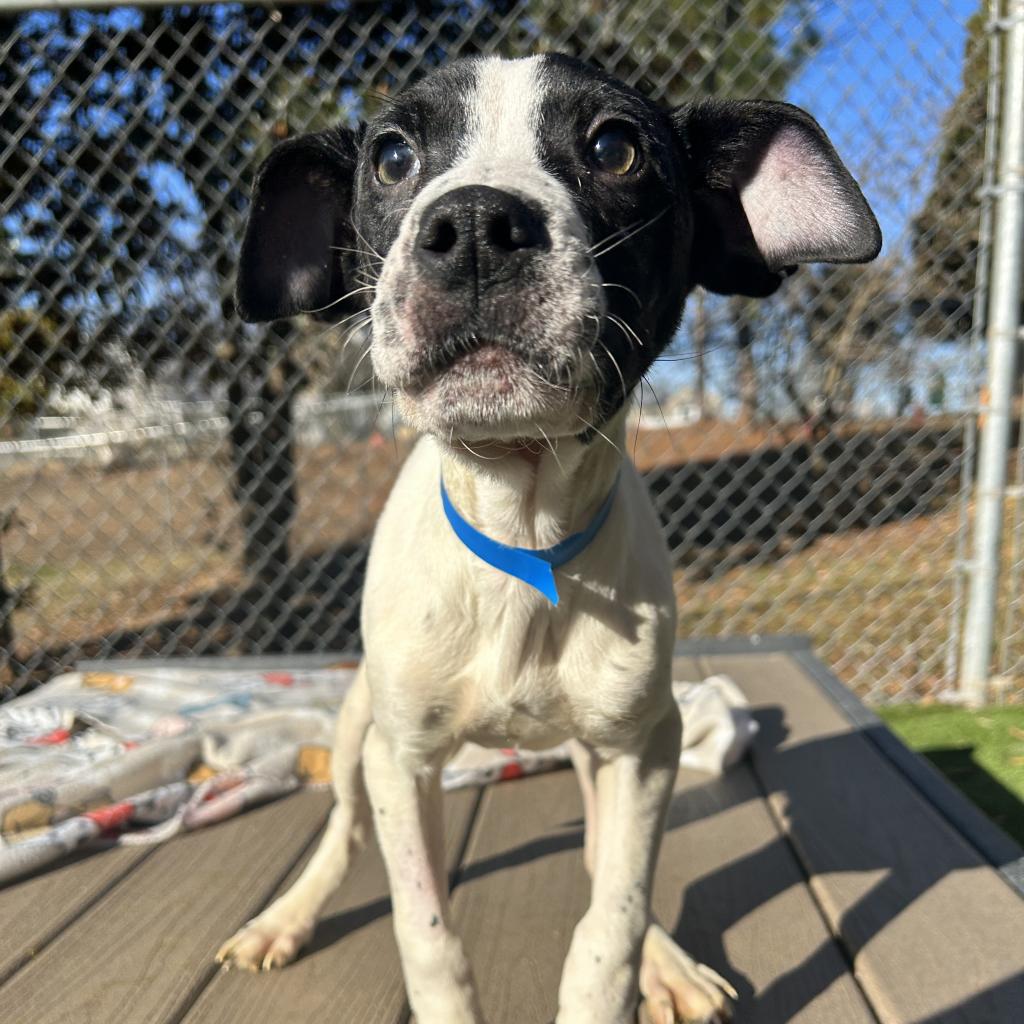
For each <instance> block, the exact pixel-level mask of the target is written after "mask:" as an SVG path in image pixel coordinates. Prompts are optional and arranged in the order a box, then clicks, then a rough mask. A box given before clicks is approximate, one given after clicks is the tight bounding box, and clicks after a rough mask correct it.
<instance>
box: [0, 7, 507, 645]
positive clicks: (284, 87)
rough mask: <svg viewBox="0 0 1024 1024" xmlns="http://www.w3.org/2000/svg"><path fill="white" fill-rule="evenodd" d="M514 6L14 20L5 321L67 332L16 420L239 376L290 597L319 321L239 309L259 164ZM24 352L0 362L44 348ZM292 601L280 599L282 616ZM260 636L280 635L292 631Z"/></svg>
mask: <svg viewBox="0 0 1024 1024" xmlns="http://www.w3.org/2000/svg"><path fill="white" fill-rule="evenodd" d="M514 7H515V5H514V4H513V3H511V2H509V0H497V2H493V3H489V4H486V5H467V4H465V3H462V2H459V0H417V3H415V4H410V3H406V2H399V0H382V2H380V3H372V4H370V3H359V2H355V3H353V2H349V0H334V2H330V3H327V4H323V5H317V6H313V7H301V6H297V5H284V6H282V7H281V8H272V7H267V6H261V5H237V4H230V5H218V6H212V5H211V6H194V7H173V8H172V7H168V8H156V7H146V8H142V9H135V8H119V9H115V10H112V11H108V12H92V11H84V10H57V11H33V12H30V13H25V14H19V15H13V16H12V15H9V16H6V17H3V18H0V44H2V45H3V47H4V54H5V56H4V60H3V62H2V63H0V92H2V94H3V95H4V103H3V104H2V105H0V194H3V195H4V196H5V199H4V206H3V217H2V218H0V289H2V291H0V299H2V304H0V309H7V308H14V309H19V310H22V309H38V310H40V311H41V312H42V313H43V314H45V317H46V318H47V320H46V330H47V331H49V332H50V334H52V337H49V336H48V338H47V341H46V342H45V343H39V334H38V331H37V334H36V336H35V340H34V341H33V347H32V352H33V353H34V359H33V361H32V362H31V365H29V364H26V363H19V367H18V369H19V373H18V380H19V395H18V408H19V409H24V408H26V403H27V402H28V400H29V397H30V396H31V398H32V401H33V402H41V401H43V399H44V397H45V395H46V394H48V393H49V392H50V389H51V388H50V386H51V384H52V382H54V381H60V382H63V383H66V384H69V385H70V384H73V383H80V382H85V383H88V384H91V385H93V386H97V387H110V386H113V385H115V384H117V383H118V382H119V381H120V380H123V379H125V377H126V376H127V375H128V374H129V373H131V372H134V371H137V370H139V369H141V370H142V371H143V372H144V373H146V374H147V375H150V376H153V375H157V374H167V373H168V372H170V373H173V374H177V375H179V376H181V375H187V376H189V377H191V378H192V379H193V380H205V381H206V382H208V383H211V384H212V383H216V382H217V381H220V382H222V384H223V386H226V388H227V394H228V397H229V410H230V418H231V424H230V431H229V436H230V440H231V450H232V456H231V460H232V465H233V469H234V477H235V485H236V486H235V493H236V496H237V498H238V502H239V506H240V510H241V515H242V522H243V526H244V532H245V552H246V565H247V567H248V569H249V570H250V573H251V575H252V577H253V578H254V579H255V580H257V581H258V582H259V583H260V585H261V586H262V587H263V588H264V589H265V590H269V591H273V590H274V588H277V587H278V586H279V584H280V582H281V580H282V579H283V578H285V577H286V576H287V573H286V572H285V569H286V567H287V565H288V562H289V557H290V556H289V544H288V538H289V528H290V524H291V521H292V519H293V517H294V511H295V507H296V491H295V472H294V465H293V455H294V444H293V440H292V422H293V416H292V402H293V399H294V397H295V394H296V392H297V391H298V390H299V389H300V388H301V387H303V386H304V385H305V383H306V376H305V374H304V373H303V371H302V368H301V367H300V366H299V365H298V363H297V362H296V360H295V359H293V358H292V355H291V351H292V347H293V344H292V343H293V341H294V340H295V338H296V336H297V335H299V334H301V333H302V331H303V328H302V327H301V325H298V326H297V325H294V324H275V325H269V326H264V327H260V328H258V329H252V328H245V327H243V326H242V325H241V324H240V323H239V321H238V319H237V317H236V316H235V313H234V308H233V302H232V290H233V281H234V273H235V260H236V255H237V249H238V244H239V242H240V239H241V233H242V228H243V222H244V215H245V209H246V204H247V202H248V192H249V186H250V182H251V179H252V175H253V171H254V169H255V166H256V165H257V164H258V162H259V161H260V160H261V159H262V157H263V156H265V155H266V153H267V152H269V149H270V146H271V145H272V144H274V142H276V141H279V140H280V139H282V138H285V137H287V136H288V135H290V134H293V133H295V132H297V131H302V130H305V129H307V128H310V127H313V128H315V127H319V126H322V125H323V124H326V123H327V122H328V121H336V120H339V119H348V120H353V121H354V120H355V119H358V116H359V115H360V114H361V113H362V111H363V110H364V108H365V93H366V90H367V88H368V87H369V86H370V85H371V84H372V85H374V86H376V87H377V88H381V89H384V90H387V89H394V88H396V87H397V86H398V85H400V84H401V82H403V81H404V80H406V79H407V78H408V77H409V76H411V75H412V74H413V73H414V72H415V71H416V70H417V69H420V68H422V67H427V66H430V65H432V64H436V63H438V62H440V61H441V60H443V59H444V58H445V57H446V56H448V55H449V54H451V53H452V52H454V51H458V52H477V51H479V49H480V48H481V47H484V46H489V45H491V44H493V42H494V41H496V39H497V35H498V32H499V28H500V26H501V24H503V22H504V20H505V19H506V18H507V17H508V15H509V14H510V12H512V11H513V10H514ZM467 25H471V26H472V29H473V31H472V33H471V34H469V35H467V31H466V30H467ZM18 315H19V316H23V315H24V314H20V313H19V314H18ZM25 326H26V325H23V328H24V327H25ZM21 329H22V328H19V330H21ZM39 330H40V331H41V330H43V326H42V321H40V326H39ZM19 337H20V336H19ZM15 347H16V348H17V349H18V354H17V356H15V355H14V354H13V353H12V352H8V354H7V355H6V356H0V358H3V359H5V360H6V361H7V362H8V363H9V362H11V360H12V359H14V358H19V359H20V358H22V356H23V355H24V354H25V353H26V352H27V351H28V350H27V348H26V345H25V344H24V343H23V341H19V342H18V344H17V345H16V346H15ZM126 357H127V358H126ZM2 365H3V364H0V366H2ZM22 373H24V376H22ZM8 379H9V380H10V379H13V375H8ZM11 402H13V399H11ZM10 408H11V410H13V404H12V405H11V407H10ZM12 414H13V412H12V411H8V413H7V418H8V419H9V418H10V416H11V415H12ZM2 419H3V413H2V412H0V420H2ZM279 604H280V601H277V600H275V598H274V596H273V594H271V595H270V597H269V598H268V599H267V600H266V601H265V606H266V607H267V608H268V614H269V618H270V619H273V618H274V614H275V612H274V607H275V605H279ZM253 632H254V637H256V638H257V640H256V642H257V643H258V644H260V645H264V644H267V643H270V644H272V643H274V641H275V636H274V632H273V626H272V623H271V624H270V625H269V626H268V625H267V623H266V622H264V621H259V622H254V631H253Z"/></svg>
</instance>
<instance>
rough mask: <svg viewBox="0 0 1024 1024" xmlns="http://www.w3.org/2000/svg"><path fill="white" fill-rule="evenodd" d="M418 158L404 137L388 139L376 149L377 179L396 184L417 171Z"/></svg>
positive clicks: (384, 182) (418, 166)
mask: <svg viewBox="0 0 1024 1024" xmlns="http://www.w3.org/2000/svg"><path fill="white" fill-rule="evenodd" d="M419 170H420V159H419V157H418V156H417V155H416V154H415V152H413V148H412V146H410V145H409V143H408V142H406V141H405V140H404V139H389V140H388V141H386V142H384V143H383V145H381V147H380V148H379V149H378V150H377V180H378V181H379V182H380V183H381V184H382V185H397V184H398V183H399V182H400V181H405V180H406V179H407V178H412V177H414V176H415V175H417V174H418V173H419Z"/></svg>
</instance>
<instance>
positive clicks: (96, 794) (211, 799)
mask: <svg viewBox="0 0 1024 1024" xmlns="http://www.w3.org/2000/svg"><path fill="white" fill-rule="evenodd" d="M225 664H228V665H229V664H230V662H229V661H227V660H226V661H225ZM354 671H355V670H354V669H353V668H352V667H350V666H338V667H335V668H324V669H313V670H305V671H252V670H248V671H245V670H239V669H231V668H224V669H212V670H210V669H193V668H162V667H154V668H151V669H146V670H137V669H136V670H132V671H130V672H115V671H110V672H72V673H68V674H66V675H62V676H59V677H58V678H56V679H54V680H52V681H51V682H49V683H47V684H46V685H45V686H42V687H40V688H39V689H38V690H35V691H34V692H32V693H30V694H27V695H26V696H24V697H20V698H17V699H15V700H12V701H10V702H9V703H7V704H4V705H0V884H4V883H6V882H10V881H11V880H13V879H16V878H20V877H22V876H24V875H26V874H29V873H30V872H33V871H36V870H38V869H40V868H41V867H43V866H45V865H48V864H52V863H54V862H56V861H59V860H61V859H63V858H66V857H68V856H69V855H70V854H71V853H72V852H74V851H76V850H79V849H81V848H83V847H85V846H87V845H97V844H116V843H120V844H133V843H157V842H163V841H164V840H166V839H169V838H170V837H171V836H173V835H175V834H177V833H178V832H184V831H189V830H192V829H196V828H201V827H203V826H204V825H209V824H211V823H213V822H215V821H221V820H223V819H224V818H227V817H229V816H231V815H233V814H237V813H239V812H240V811H242V810H243V809H245V808H246V807H251V806H252V805H253V804H257V803H261V802H263V801H266V800H269V799H272V798H274V797H277V796H281V795H282V794H284V793H289V792H291V791H292V790H294V789H297V788H299V787H300V786H305V785H314V786H315V785H325V784H327V783H328V782H329V781H330V747H331V740H332V736H333V723H334V717H335V714H336V712H337V708H338V705H339V703H340V701H341V699H342V697H343V696H344V694H345V691H346V690H347V689H348V687H349V686H350V685H351V682H352V678H353V675H354ZM674 691H675V695H676V699H677V702H678V704H679V707H680V711H681V714H682V717H683V736H684V740H683V743H684V749H683V754H682V757H681V761H682V763H683V764H684V765H687V766H689V767H693V768H697V769H700V770H703V771H710V772H720V771H722V770H724V769H725V768H726V767H728V766H729V765H730V764H732V763H734V762H735V761H736V760H738V759H739V758H740V757H742V755H743V753H744V752H745V750H746V749H747V746H748V745H749V743H750V740H751V738H752V737H753V735H754V733H755V731H756V728H757V726H756V723H755V722H754V721H753V719H752V718H751V716H750V713H749V711H748V710H747V708H746V703H747V702H746V700H745V698H744V697H743V694H742V693H741V692H740V691H739V689H738V688H737V687H736V685H735V684H734V683H732V682H731V681H730V680H728V679H726V678H724V677H721V676H716V677H712V678H711V679H708V680H705V681H704V682H703V683H699V684H694V683H675V684H674ZM567 760H568V753H567V750H566V749H565V747H564V746H561V747H556V748H554V749H552V750H545V751H529V750H512V749H509V750H485V749H484V748H481V747H476V746H475V745H473V744H467V745H466V746H465V747H463V748H462V749H461V750H460V751H459V752H458V753H457V754H456V755H455V757H454V758H453V759H452V760H451V761H450V762H449V763H448V764H447V765H446V767H445V769H444V777H443V784H444V786H445V788H446V789H454V788H457V787H460V786H475V785H480V784H483V783H489V782H494V781H498V780H501V779H512V778H518V777H519V776H521V775H525V774H528V773H531V772H539V771H545V770H547V769H550V768H553V767H556V766H560V765H562V764H564V763H565V762H566V761H567Z"/></svg>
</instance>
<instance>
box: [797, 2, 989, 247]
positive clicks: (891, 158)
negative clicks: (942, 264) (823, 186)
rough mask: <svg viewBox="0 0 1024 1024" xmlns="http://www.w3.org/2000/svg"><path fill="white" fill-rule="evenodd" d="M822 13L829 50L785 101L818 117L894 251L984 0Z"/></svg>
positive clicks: (927, 170)
mask: <svg viewBox="0 0 1024 1024" xmlns="http://www.w3.org/2000/svg"><path fill="white" fill-rule="evenodd" d="M818 6H819V7H820V13H819V14H818V16H817V18H816V23H817V24H818V26H819V28H820V29H821V30H822V32H823V34H824V44H823V46H822V47H821V50H820V51H819V52H818V53H817V54H816V55H815V57H814V59H813V60H811V61H810V62H809V63H808V65H807V66H806V67H805V69H804V70H803V72H802V73H801V74H800V76H799V77H798V78H797V79H796V81H795V82H794V83H793V85H792V87H791V89H790V93H789V96H788V97H787V99H790V100H791V101H792V102H793V103H797V104H799V105H800V106H803V107H806V108H807V109H808V110H809V111H810V112H811V113H812V114H814V116H815V117H816V118H817V119H818V120H819V121H820V122H821V123H822V126H823V127H824V128H825V130H826V131H827V132H828V133H829V135H830V136H831V137H832V138H833V141H834V142H835V143H836V147H837V149H838V150H839V152H840V155H841V156H842V157H843V158H844V159H845V160H846V161H847V162H848V163H849V164H850V166H851V168H852V169H853V170H854V173H855V174H857V175H858V176H859V177H860V178H861V180H862V182H863V184H864V187H865V192H866V193H867V195H868V198H869V200H870V201H871V203H872V205H873V207H874V208H875V211H876V213H877V214H878V216H879V219H880V222H881V224H882V231H883V234H884V235H885V237H886V243H887V250H890V251H891V246H893V245H895V244H898V242H899V238H900V235H901V232H902V231H903V229H904V228H905V226H906V222H907V219H908V217H909V216H911V215H912V214H913V213H914V212H915V211H916V210H917V209H918V208H919V206H920V204H921V201H922V199H923V198H924V196H925V195H926V194H927V189H928V186H929V185H930V183H931V181H932V173H933V170H934V156H935V154H934V153H933V152H930V150H931V149H932V147H933V146H934V143H935V139H936V138H937V136H938V130H939V118H940V117H941V114H942V112H943V111H945V110H946V109H948V107H949V105H950V102H951V101H952V99H953V98H954V97H955V96H956V94H957V93H958V92H959V89H960V82H961V73H962V63H963V51H964V43H965V40H966V24H967V21H968V19H969V18H970V17H971V15H972V14H974V12H975V11H976V10H977V9H978V6H979V4H978V0H888V2H886V0H841V2H829V3H823V4H820V5H818Z"/></svg>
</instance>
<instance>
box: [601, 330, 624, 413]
mask: <svg viewBox="0 0 1024 1024" xmlns="http://www.w3.org/2000/svg"><path fill="white" fill-rule="evenodd" d="M598 345H600V346H601V348H602V349H604V354H605V355H606V356H607V357H608V358H609V359H610V360H611V364H612V366H614V367H615V372H616V373H617V374H618V375H619V382H620V383H621V384H622V400H623V401H625V400H626V396H627V395H628V394H629V389H628V388H627V387H626V378H625V377H624V376H623V375H622V367H621V366H619V363H618V360H617V359H616V358H615V356H613V355H612V354H611V352H610V351H609V349H608V346H607V345H606V344H605V343H604V342H603V341H598Z"/></svg>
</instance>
